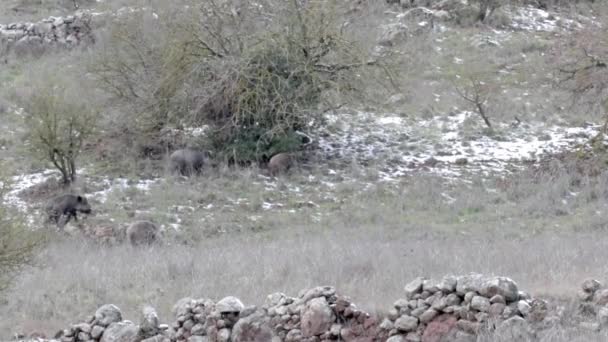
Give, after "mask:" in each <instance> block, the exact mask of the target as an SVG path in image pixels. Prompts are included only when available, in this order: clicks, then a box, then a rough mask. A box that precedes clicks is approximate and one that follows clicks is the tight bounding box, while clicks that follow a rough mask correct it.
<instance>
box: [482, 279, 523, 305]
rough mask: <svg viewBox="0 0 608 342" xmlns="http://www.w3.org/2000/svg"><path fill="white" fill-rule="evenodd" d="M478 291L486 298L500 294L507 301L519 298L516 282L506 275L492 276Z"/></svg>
mask: <svg viewBox="0 0 608 342" xmlns="http://www.w3.org/2000/svg"><path fill="white" fill-rule="evenodd" d="M479 293H480V294H481V295H482V296H485V297H488V298H491V297H493V296H496V295H500V296H502V297H503V298H505V300H506V301H508V302H512V301H516V300H518V299H519V294H518V289H517V284H516V283H515V282H514V281H513V280H512V279H510V278H507V277H494V278H492V279H489V280H487V281H485V282H484V283H483V284H482V286H481V288H480V292H479Z"/></svg>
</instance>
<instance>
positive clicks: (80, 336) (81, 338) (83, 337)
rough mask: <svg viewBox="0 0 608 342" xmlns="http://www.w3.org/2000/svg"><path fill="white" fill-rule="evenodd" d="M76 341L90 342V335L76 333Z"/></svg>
mask: <svg viewBox="0 0 608 342" xmlns="http://www.w3.org/2000/svg"><path fill="white" fill-rule="evenodd" d="M78 340H79V341H90V340H91V335H90V334H88V333H85V332H79V333H78Z"/></svg>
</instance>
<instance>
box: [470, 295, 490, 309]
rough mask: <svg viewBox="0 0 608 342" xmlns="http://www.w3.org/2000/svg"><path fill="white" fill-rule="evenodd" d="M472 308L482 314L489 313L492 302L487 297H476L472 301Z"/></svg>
mask: <svg viewBox="0 0 608 342" xmlns="http://www.w3.org/2000/svg"><path fill="white" fill-rule="evenodd" d="M471 308H473V309H475V310H477V311H481V312H489V311H490V300H489V299H488V298H486V297H482V296H475V297H473V299H472V300H471Z"/></svg>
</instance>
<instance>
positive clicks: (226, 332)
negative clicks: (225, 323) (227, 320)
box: [217, 328, 230, 342]
mask: <svg viewBox="0 0 608 342" xmlns="http://www.w3.org/2000/svg"><path fill="white" fill-rule="evenodd" d="M217 341H218V342H229V341H230V329H227V328H224V329H220V330H219V331H218V332H217Z"/></svg>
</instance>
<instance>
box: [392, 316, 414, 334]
mask: <svg viewBox="0 0 608 342" xmlns="http://www.w3.org/2000/svg"><path fill="white" fill-rule="evenodd" d="M417 327H418V318H416V317H412V316H401V317H399V318H398V319H397V320H396V321H395V328H396V329H397V330H399V331H404V332H408V331H414V330H416V328H417Z"/></svg>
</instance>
